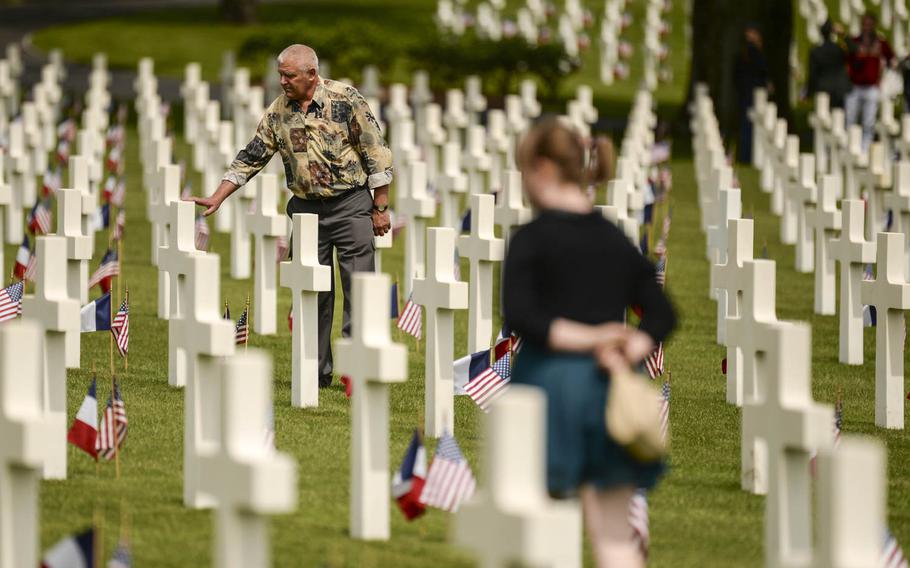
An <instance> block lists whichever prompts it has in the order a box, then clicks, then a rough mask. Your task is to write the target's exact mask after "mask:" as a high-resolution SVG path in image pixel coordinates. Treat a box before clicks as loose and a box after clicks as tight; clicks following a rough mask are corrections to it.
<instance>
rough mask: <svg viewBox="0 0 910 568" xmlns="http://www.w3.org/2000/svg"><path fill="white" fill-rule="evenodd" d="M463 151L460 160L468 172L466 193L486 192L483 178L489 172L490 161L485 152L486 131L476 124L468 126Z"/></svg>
mask: <svg viewBox="0 0 910 568" xmlns="http://www.w3.org/2000/svg"><path fill="white" fill-rule="evenodd" d="M465 138H466V140H465V146H466V148H465V151H464V157H463V159H462V161H463V162H464V166H465V169H466V170H467V173H468V194H469V195H473V194H475V193H486V191H487V187H486V185H487V184H486V183H485V182H484V178H485V177H487V176H488V174H489V173H490V168H491V166H492V161H491V157H490V154H489V153H487V146H486V142H485V141H486V138H487V131H486V129H485V128H484V127H483V126H479V125H476V124H473V125H470V126H468V128H467V130H466V131H465Z"/></svg>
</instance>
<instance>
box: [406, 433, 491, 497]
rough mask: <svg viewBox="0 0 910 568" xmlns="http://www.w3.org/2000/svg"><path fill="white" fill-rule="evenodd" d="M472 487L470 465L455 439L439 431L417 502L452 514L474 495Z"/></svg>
mask: <svg viewBox="0 0 910 568" xmlns="http://www.w3.org/2000/svg"><path fill="white" fill-rule="evenodd" d="M476 486H477V482H476V481H475V480H474V474H473V472H471V466H470V465H469V464H468V460H467V459H465V457H464V455H463V454H462V453H461V448H459V447H458V442H456V441H455V438H454V437H452V436H451V435H450V434H449V433H448V432H445V433H443V435H442V437H441V438H440V439H439V443H438V444H437V445H436V455H434V456H433V463H432V464H430V471H429V473H428V474H427V481H426V484H424V486H423V491H422V492H421V494H420V502H421V503H423V504H424V505H428V506H430V507H436V508H437V509H442V510H443V511H448V512H450V513H454V512H456V511H458V507H459V506H460V505H461V503H462V502H464V501H465V500H467V499H469V498H470V497H471V495H473V494H474V489H475V488H476Z"/></svg>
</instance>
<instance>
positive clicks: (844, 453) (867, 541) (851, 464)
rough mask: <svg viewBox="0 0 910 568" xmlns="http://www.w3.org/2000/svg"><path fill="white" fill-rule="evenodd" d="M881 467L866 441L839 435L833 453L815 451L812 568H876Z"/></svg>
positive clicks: (882, 502)
mask: <svg viewBox="0 0 910 568" xmlns="http://www.w3.org/2000/svg"><path fill="white" fill-rule="evenodd" d="M886 464H887V462H886V459H885V450H884V448H883V447H882V445H881V443H880V442H877V441H874V440H870V439H862V438H858V437H853V436H844V437H843V438H841V441H840V444H838V446H837V449H835V450H833V451H832V450H821V451H819V453H818V460H817V462H816V465H817V468H818V470H817V471H818V486H817V487H818V490H817V496H818V497H817V503H818V510H817V512H816V519H818V525H817V527H816V534H817V538H816V546H815V554H814V557H813V559H812V560H813V564H812V565H813V566H814V567H816V568H829V567H831V566H880V565H881V564H880V563H881V558H882V528H883V527H884V526H885V523H886V510H887V480H886V475H885V467H886ZM858 489H860V490H858Z"/></svg>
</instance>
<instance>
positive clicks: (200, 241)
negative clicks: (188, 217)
mask: <svg viewBox="0 0 910 568" xmlns="http://www.w3.org/2000/svg"><path fill="white" fill-rule="evenodd" d="M196 250H201V251H207V250H209V224H208V223H207V222H206V221H205V217H203V216H202V215H196Z"/></svg>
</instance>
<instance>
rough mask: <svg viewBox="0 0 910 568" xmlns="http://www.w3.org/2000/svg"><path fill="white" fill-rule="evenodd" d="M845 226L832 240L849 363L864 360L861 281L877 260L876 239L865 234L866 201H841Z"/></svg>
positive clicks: (842, 355) (844, 357)
mask: <svg viewBox="0 0 910 568" xmlns="http://www.w3.org/2000/svg"><path fill="white" fill-rule="evenodd" d="M841 209H842V211H841V215H842V229H841V232H840V236H839V237H838V238H837V239H831V240H830V241H829V243H828V246H829V247H830V251H829V252H830V254H831V258H833V259H834V260H836V261H837V262H838V263H840V302H839V303H838V312H839V314H840V336H839V337H840V342H839V350H838V360H839V361H840V362H841V363H845V364H847V365H862V364H863V303H862V301H860V282H862V280H863V265H865V264H867V263H870V262H875V243H874V242H869V241H867V240H865V238H864V237H863V220H864V213H863V202H862V201H860V200H859V199H844V200H843V201H841Z"/></svg>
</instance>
